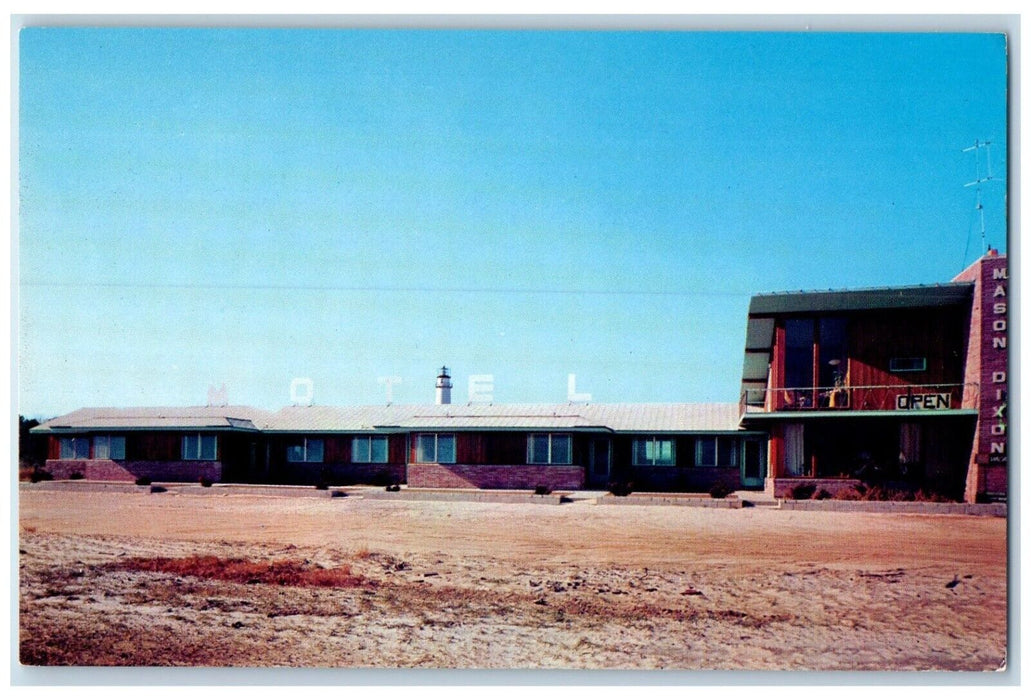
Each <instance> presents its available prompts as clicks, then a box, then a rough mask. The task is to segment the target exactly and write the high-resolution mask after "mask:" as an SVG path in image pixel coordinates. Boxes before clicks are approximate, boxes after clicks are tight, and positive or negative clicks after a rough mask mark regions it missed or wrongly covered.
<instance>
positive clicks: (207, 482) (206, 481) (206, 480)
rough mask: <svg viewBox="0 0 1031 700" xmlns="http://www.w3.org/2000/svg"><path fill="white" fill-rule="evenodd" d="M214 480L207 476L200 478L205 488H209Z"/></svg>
mask: <svg viewBox="0 0 1031 700" xmlns="http://www.w3.org/2000/svg"><path fill="white" fill-rule="evenodd" d="M213 483H214V482H213V481H212V480H211V479H209V478H208V477H206V476H202V477H201V478H200V485H201V486H203V487H204V488H209V487H210V486H211V484H213Z"/></svg>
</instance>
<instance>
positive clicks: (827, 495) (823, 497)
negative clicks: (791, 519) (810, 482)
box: [813, 489, 831, 501]
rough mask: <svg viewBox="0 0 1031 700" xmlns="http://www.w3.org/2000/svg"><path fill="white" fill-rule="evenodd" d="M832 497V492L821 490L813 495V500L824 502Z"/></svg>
mask: <svg viewBox="0 0 1031 700" xmlns="http://www.w3.org/2000/svg"><path fill="white" fill-rule="evenodd" d="M830 497H831V492H830V491H828V490H827V489H820V490H819V491H817V492H816V493H814V494H813V499H814V500H817V501H824V500H826V499H828V498H830Z"/></svg>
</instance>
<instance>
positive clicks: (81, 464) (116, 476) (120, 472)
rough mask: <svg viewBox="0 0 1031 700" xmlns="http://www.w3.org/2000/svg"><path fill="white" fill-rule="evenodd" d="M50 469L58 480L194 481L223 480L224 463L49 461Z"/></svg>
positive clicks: (103, 460) (48, 468)
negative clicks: (72, 477) (75, 476)
mask: <svg viewBox="0 0 1031 700" xmlns="http://www.w3.org/2000/svg"><path fill="white" fill-rule="evenodd" d="M46 470H47V471H48V472H50V474H51V475H52V476H53V477H54V478H55V479H70V478H71V476H72V474H74V473H76V472H77V473H79V474H82V477H83V478H84V479H89V480H91V481H136V479H139V478H141V477H143V478H147V479H150V480H151V481H180V482H193V481H200V480H201V479H210V480H211V481H212V482H216V481H220V480H221V479H222V463H221V462H206V461H199V460H198V461H175V462H155V461H137V460H120V459H119V460H115V459H48V460H47V464H46Z"/></svg>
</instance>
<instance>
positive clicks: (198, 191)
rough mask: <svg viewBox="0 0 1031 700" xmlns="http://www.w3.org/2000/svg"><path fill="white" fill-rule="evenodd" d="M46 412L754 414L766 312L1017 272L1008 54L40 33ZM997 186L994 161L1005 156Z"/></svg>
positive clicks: (259, 33) (427, 35)
mask: <svg viewBox="0 0 1031 700" xmlns="http://www.w3.org/2000/svg"><path fill="white" fill-rule="evenodd" d="M19 60H20V68H19V69H20V81H19V90H20V95H19V99H20V105H19V109H20V112H19V139H20V143H19V168H20V183H19V186H20V201H19V207H20V208H19V232H18V233H19V258H18V264H19V268H18V271H17V272H18V275H19V287H18V292H19V302H20V308H19V311H18V313H19V316H18V318H19V334H20V335H19V348H18V351H19V360H18V362H19V384H20V387H19V389H20V412H22V413H24V414H26V415H30V416H51V415H56V414H58V413H63V412H66V411H69V410H73V409H75V408H78V407H80V406H112V405H113V406H132V405H167V404H171V405H194V404H203V403H204V402H205V401H206V399H207V390H208V387H209V386H211V385H216V386H220V385H221V384H222V383H225V385H226V387H227V392H228V398H229V400H230V402H231V403H244V404H251V405H255V406H259V407H265V408H277V407H279V406H282V405H286V404H288V403H290V394H289V388H290V382H291V379H293V378H295V377H308V378H311V379H312V381H313V383H314V394H315V401H316V403H321V404H355V403H380V402H383V401H385V400H386V398H385V397H386V394H385V387H384V386H383V385H382V384H380V383H378V382H377V378H378V377H384V376H398V377H401V378H402V383H401V384H399V385H397V386H395V387H394V389H393V394H394V400H395V401H396V402H429V401H432V400H433V378H434V376H435V374H436V369H437V368H438V367H439V366H440V365H441V364H447V365H448V366H449V367H451V368H452V369H453V373H454V377H455V387H456V388H455V392H454V398H455V400H456V401H464V400H466V397H467V390H466V386H467V382H468V377H469V376H470V375H476V374H492V375H494V399H495V401H498V402H523V401H564V400H565V399H566V391H567V384H566V377H567V375H568V374H569V373H575V374H576V375H577V390H578V391H580V392H586V393H590V394H591V395H592V397H593V400H594V401H603V402H619V401H645V402H652V401H662V402H665V401H736V400H737V398H738V397H737V393H738V383H739V380H740V370H741V362H742V356H743V341H744V329H745V319H746V314H747V307H748V300H749V297H750V296H751V295H752V294H755V293H759V292H768V291H782V290H793V289H827V288H844V287H866V286H879V285H895V284H924V283H935V282H941V281H947V280H949V279H951V278H952V277H953V276H954V275H955V274H956V273H958V272H959V271H960V270H961V269H962V268H963V267H964V266H965V265H966V264H969V263H970V262H972V261H973V260H974V259H975V258H976V257H977V256H978V255H979V254H980V252H981V241H980V223H979V220H978V218H977V216H976V212H975V193H974V191H973V188H964V187H963V185H964V183H967V182H969V181H971V180H973V179H974V178H975V163H974V156H973V154H972V153H964V152H963V148H965V147H967V146H970V145H972V144H973V143H974V142H975V140H978V139H981V140H984V139H988V140H991V141H992V143H993V145H992V149H991V156H992V167H993V171H994V173H995V175H996V176H997V177H998V178H999V180H998V181H996V182H990V183H987V184H986V185H985V186H984V188H983V201H984V206H985V214H986V229H987V238H988V241H989V242H990V243H991V244H992V245H994V246H996V247H998V248H1000V249H1001V250H1002V251H1003V252H1005V251H1006V244H1005V231H1006V224H1005V211H1004V208H1005V184H1004V182H1003V178H1004V175H1005V168H1006V45H1005V38H1004V37H1003V36H1002V35H998V34H994V35H992V34H783V33H765V34H760V33H751V34H742V33H715V32H708V33H690V32H684V33H678V32H578V31H560V32H559V31H556V32H547V31H511V32H505V31H479V32H477V31H412V30H393V31H390V30H384V31H378V30H282V31H273V30H268V29H251V30H245V29H236V30H229V29H213V30H201V29H191V30H185V29H140V28H136V29H73V28H30V29H23V30H22V32H21V34H20V56H19ZM982 169H983V162H982Z"/></svg>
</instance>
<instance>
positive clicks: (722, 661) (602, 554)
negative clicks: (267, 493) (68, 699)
mask: <svg viewBox="0 0 1031 700" xmlns="http://www.w3.org/2000/svg"><path fill="white" fill-rule="evenodd" d="M20 523H21V528H20V562H19V564H20V578H21V580H20V634H21V660H22V662H23V663H25V664H31V665H101V666H106V665H117V666H125V665H174V666H179V665H203V666H304V667H430V668H576V669H595V668H614V669H652V668H668V669H764V670H765V669H792V670H828V669H842V670H861V669H874V670H895V669H904V670H914V669H956V670H989V671H990V670H996V669H999V668H1001V667H1003V666H1004V664H1005V656H1006V523H1005V520H1003V519H1000V518H986V517H964V516H914V515H885V514H863V513H855V514H852V513H819V512H792V511H778V510H774V509H768V508H747V509H740V510H724V509H707V508H688V507H676V506H646V507H629V506H596V505H591V504H588V503H574V504H566V505H562V506H547V505H530V504H527V505H521V504H486V503H467V502H466V503H462V502H455V503H434V502H400V501H372V500H362V499H360V498H354V497H351V498H338V499H332V500H331V499H310V498H280V497H258V496H240V495H226V496H215V495H198V496H193V495H172V494H110V493H68V492H47V491H30V490H22V491H21V493H20ZM198 554H200V555H213V556H217V557H223V558H237V559H246V560H249V561H252V562H257V563H267V562H270V561H281V562H296V563H298V564H302V565H304V566H307V567H311V568H320V567H321V568H324V569H334V568H336V567H346V568H348V569H350V571H352V572H353V573H354V574H355V575H356V576H357V577H359V578H360V580H361V583H360V584H359V585H354V586H345V587H309V586H284V585H276V584H271V583H265V582H250V583H246V582H243V583H232V582H228V581H222V580H218V579H214V578H207V577H202V578H198V577H194V576H189V575H177V574H174V573H154V572H144V571H138V570H133V569H131V568H130V569H128V570H126V569H125V568H124V567H123V566H122V565H124V563H125V562H126V561H127V560H128V559H130V558H132V557H186V556H190V555H198Z"/></svg>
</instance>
